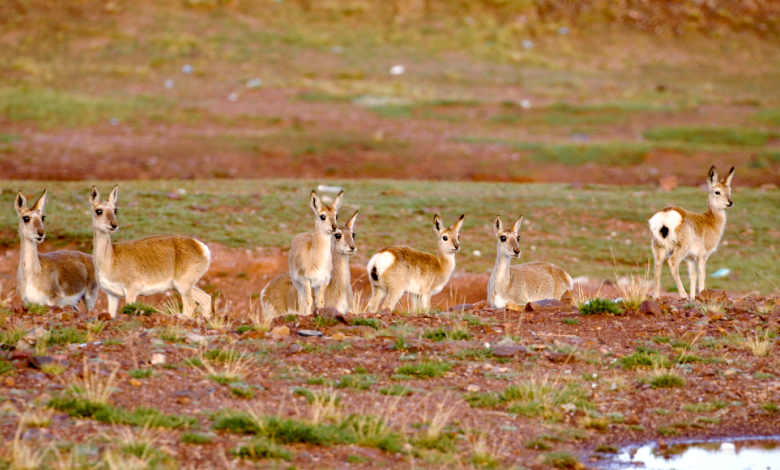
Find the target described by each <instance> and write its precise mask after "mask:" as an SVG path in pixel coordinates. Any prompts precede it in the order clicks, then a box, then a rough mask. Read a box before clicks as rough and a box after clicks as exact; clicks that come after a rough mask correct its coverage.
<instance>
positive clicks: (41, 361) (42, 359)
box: [28, 356, 57, 369]
mask: <svg viewBox="0 0 780 470" xmlns="http://www.w3.org/2000/svg"><path fill="white" fill-rule="evenodd" d="M28 361H29V363H30V365H31V366H32V367H34V368H36V369H41V368H43V366H45V365H46V364H51V363H53V362H57V361H56V360H55V359H54V358H53V357H51V356H30V357H29V358H28Z"/></svg>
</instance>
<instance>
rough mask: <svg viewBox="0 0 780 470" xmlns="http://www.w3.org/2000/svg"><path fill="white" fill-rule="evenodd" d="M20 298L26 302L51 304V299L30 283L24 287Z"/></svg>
mask: <svg viewBox="0 0 780 470" xmlns="http://www.w3.org/2000/svg"><path fill="white" fill-rule="evenodd" d="M22 300H24V301H25V303H28V304H39V305H51V300H49V297H48V296H47V295H46V294H45V293H44V292H43V291H41V290H38V289H37V288H36V287H35V286H33V285H30V284H29V283H28V284H27V285H26V286H25V288H24V295H23V296H22Z"/></svg>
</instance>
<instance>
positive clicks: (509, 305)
mask: <svg viewBox="0 0 780 470" xmlns="http://www.w3.org/2000/svg"><path fill="white" fill-rule="evenodd" d="M505 308H506V309H507V310H512V311H515V312H522V311H523V310H525V307H524V306H522V305H518V304H516V303H514V302H507V303H506V307H505Z"/></svg>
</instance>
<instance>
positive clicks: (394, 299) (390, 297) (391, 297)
mask: <svg viewBox="0 0 780 470" xmlns="http://www.w3.org/2000/svg"><path fill="white" fill-rule="evenodd" d="M402 295H404V291H403V289H396V290H388V291H387V297H385V308H389V309H390V310H393V308H394V307H395V304H397V303H398V301H399V300H400V299H401V296H402Z"/></svg>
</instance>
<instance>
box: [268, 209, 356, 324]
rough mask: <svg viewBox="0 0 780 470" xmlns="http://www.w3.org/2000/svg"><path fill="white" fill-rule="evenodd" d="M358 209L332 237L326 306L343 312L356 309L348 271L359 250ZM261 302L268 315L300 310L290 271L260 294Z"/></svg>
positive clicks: (294, 312) (292, 312) (275, 279)
mask: <svg viewBox="0 0 780 470" xmlns="http://www.w3.org/2000/svg"><path fill="white" fill-rule="evenodd" d="M357 214H358V213H357V211H355V213H354V214H353V215H352V217H350V218H349V220H347V223H345V224H344V225H342V226H340V227H339V228H338V230H337V231H336V233H334V234H333V239H332V256H333V273H332V275H331V278H330V282H329V283H328V285H327V286H326V287H325V306H326V307H333V308H335V309H336V310H338V311H339V312H341V313H346V312H352V313H359V312H355V299H354V297H353V293H352V283H351V279H350V274H349V257H350V256H352V255H354V254H355V253H357V247H356V246H355V236H356V234H355V232H354V228H355V219H357ZM260 302H261V304H262V306H263V312H264V313H265V314H266V315H272V316H274V317H278V316H280V315H285V314H297V313H298V291H297V290H296V289H295V285H293V281H292V278H291V277H290V274H289V273H284V274H280V275H279V276H277V277H275V278H274V279H273V280H272V281H271V282H269V283H268V285H267V286H265V288H264V289H263V291H262V292H261V293H260Z"/></svg>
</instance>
